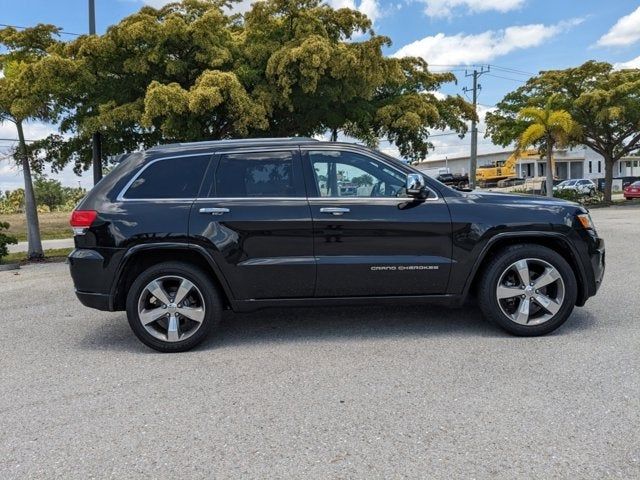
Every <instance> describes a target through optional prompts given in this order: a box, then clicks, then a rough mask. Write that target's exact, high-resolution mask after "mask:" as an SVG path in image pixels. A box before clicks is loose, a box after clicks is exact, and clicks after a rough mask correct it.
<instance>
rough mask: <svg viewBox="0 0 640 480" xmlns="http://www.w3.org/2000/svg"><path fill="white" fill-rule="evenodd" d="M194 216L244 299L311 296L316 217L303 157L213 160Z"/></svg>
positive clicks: (201, 241)
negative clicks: (309, 194) (312, 209)
mask: <svg viewBox="0 0 640 480" xmlns="http://www.w3.org/2000/svg"><path fill="white" fill-rule="evenodd" d="M212 169H213V171H212V172H209V173H208V174H207V178H206V179H205V184H208V185H205V186H203V191H202V192H201V194H200V196H199V198H198V199H197V200H196V201H195V203H194V205H193V207H192V209H191V215H190V224H189V233H190V236H191V239H192V241H193V242H194V243H196V244H198V245H200V246H203V247H204V248H206V249H207V250H208V251H209V252H210V254H211V255H212V257H213V258H214V260H215V261H216V264H217V265H218V267H219V268H220V270H221V271H222V273H223V275H224V276H225V278H226V280H227V282H228V283H229V285H230V287H231V290H232V292H233V294H234V297H235V298H236V299H238V300H249V299H265V298H291V297H311V296H313V292H314V286H315V278H316V268H315V259H314V258H313V234H312V229H311V212H310V209H309V204H308V202H307V199H306V191H305V187H304V180H303V178H302V168H301V165H300V154H299V151H298V150H297V149H296V150H295V151H294V150H274V151H265V150H260V151H237V152H230V153H225V154H222V155H220V156H219V157H218V158H217V159H216V161H214V162H213V166H212Z"/></svg>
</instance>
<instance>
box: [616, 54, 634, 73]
mask: <svg viewBox="0 0 640 480" xmlns="http://www.w3.org/2000/svg"><path fill="white" fill-rule="evenodd" d="M613 67H614V68H615V69H617V70H623V69H625V68H640V56H638V57H636V58H634V59H632V60H629V61H628V62H621V63H616V64H615V65H614V66H613Z"/></svg>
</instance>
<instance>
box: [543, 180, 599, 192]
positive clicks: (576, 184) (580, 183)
mask: <svg viewBox="0 0 640 480" xmlns="http://www.w3.org/2000/svg"><path fill="white" fill-rule="evenodd" d="M560 190H573V191H574V192H576V193H578V194H579V195H594V194H595V193H596V190H597V187H596V184H595V183H594V182H593V180H589V179H588V178H577V179H573V180H565V181H564V182H560V183H559V184H558V185H556V186H555V187H553V191H554V192H558V191H560Z"/></svg>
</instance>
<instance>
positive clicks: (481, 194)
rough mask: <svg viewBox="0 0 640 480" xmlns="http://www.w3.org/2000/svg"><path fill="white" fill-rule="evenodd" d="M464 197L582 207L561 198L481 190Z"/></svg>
mask: <svg viewBox="0 0 640 480" xmlns="http://www.w3.org/2000/svg"><path fill="white" fill-rule="evenodd" d="M463 195H465V196H466V197H467V198H469V199H470V200H475V201H476V202H478V203H497V204H503V205H505V204H511V205H513V204H517V205H544V206H551V205H553V206H564V207H570V206H573V207H579V206H580V204H579V203H576V202H570V201H568V200H562V199H561V198H554V197H545V196H542V195H517V194H513V193H496V192H485V191H481V190H473V191H472V192H466V193H464V194H463Z"/></svg>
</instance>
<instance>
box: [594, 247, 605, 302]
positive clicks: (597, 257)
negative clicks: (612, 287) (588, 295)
mask: <svg viewBox="0 0 640 480" xmlns="http://www.w3.org/2000/svg"><path fill="white" fill-rule="evenodd" d="M591 268H592V269H593V275H594V277H595V291H594V292H593V293H594V294H595V293H596V292H597V291H598V289H599V288H600V285H602V279H603V278H604V270H605V249H604V240H603V239H602V238H598V239H597V245H596V248H595V249H594V251H593V253H592V254H591Z"/></svg>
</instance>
